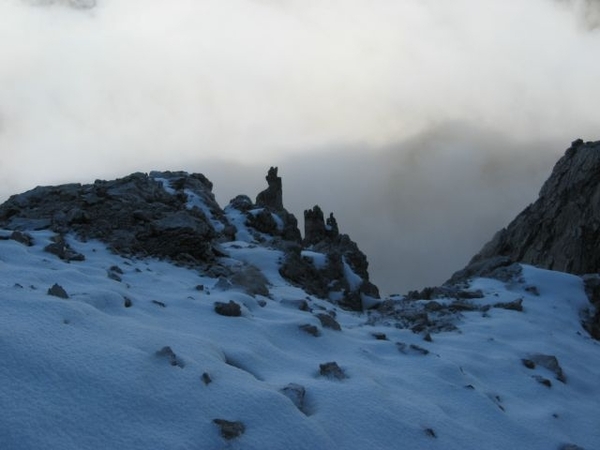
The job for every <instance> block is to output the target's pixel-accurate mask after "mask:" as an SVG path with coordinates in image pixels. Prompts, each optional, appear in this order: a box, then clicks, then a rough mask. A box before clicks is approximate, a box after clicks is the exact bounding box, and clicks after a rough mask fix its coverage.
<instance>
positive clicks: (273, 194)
mask: <svg viewBox="0 0 600 450" xmlns="http://www.w3.org/2000/svg"><path fill="white" fill-rule="evenodd" d="M265 178H266V180H267V184H268V187H267V189H265V190H264V191H262V192H260V193H259V194H258V195H257V196H256V206H258V207H267V208H271V209H273V210H275V211H280V210H282V209H283V189H282V183H281V178H280V177H278V176H277V167H271V168H270V169H269V172H268V173H267V176H266V177H265Z"/></svg>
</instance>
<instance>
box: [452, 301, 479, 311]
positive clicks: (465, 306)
mask: <svg viewBox="0 0 600 450" xmlns="http://www.w3.org/2000/svg"><path fill="white" fill-rule="evenodd" d="M448 309H449V310H450V311H452V312H457V311H461V312H464V311H479V306H478V305H475V304H473V303H467V302H460V301H457V302H452V303H451V304H450V306H448Z"/></svg>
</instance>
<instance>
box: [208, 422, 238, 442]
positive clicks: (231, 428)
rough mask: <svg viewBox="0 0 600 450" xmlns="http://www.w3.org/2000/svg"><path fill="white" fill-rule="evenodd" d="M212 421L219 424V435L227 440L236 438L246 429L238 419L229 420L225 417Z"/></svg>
mask: <svg viewBox="0 0 600 450" xmlns="http://www.w3.org/2000/svg"><path fill="white" fill-rule="evenodd" d="M213 423H215V424H217V425H218V426H219V428H220V429H221V436H222V437H223V438H224V439H227V440H231V439H235V438H238V437H240V436H241V435H242V434H244V432H245V431H246V426H245V425H244V424H243V423H242V422H238V421H235V422H231V421H229V420H225V419H214V420H213Z"/></svg>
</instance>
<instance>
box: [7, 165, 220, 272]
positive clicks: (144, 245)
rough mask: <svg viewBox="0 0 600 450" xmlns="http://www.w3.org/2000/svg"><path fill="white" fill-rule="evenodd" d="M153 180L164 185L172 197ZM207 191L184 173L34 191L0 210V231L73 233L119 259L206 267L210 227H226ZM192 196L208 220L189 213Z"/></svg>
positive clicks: (193, 209)
mask: <svg viewBox="0 0 600 450" xmlns="http://www.w3.org/2000/svg"><path fill="white" fill-rule="evenodd" d="M155 178H162V179H165V180H167V181H168V182H169V183H170V184H171V186H170V189H171V190H172V191H171V193H169V192H167V190H165V188H164V187H163V186H162V184H161V183H160V182H158V181H156V179H155ZM211 189H212V184H211V183H210V181H208V180H207V179H206V178H205V177H204V176H203V175H200V174H191V175H190V174H187V173H184V172H155V173H152V176H148V175H146V174H142V173H135V174H132V175H129V176H127V177H125V178H121V179H118V180H114V181H96V182H95V183H94V184H91V185H80V184H67V185H62V186H55V187H37V188H35V189H33V190H31V191H28V192H26V193H24V194H21V195H16V196H12V197H11V198H10V199H9V200H8V201H6V202H5V203H4V204H2V205H0V227H3V228H8V229H14V230H19V229H25V228H28V227H29V226H30V225H31V224H32V223H33V224H38V227H39V226H42V225H44V226H43V227H44V228H49V229H52V230H54V231H55V232H57V233H58V234H64V233H66V232H75V233H76V234H78V235H79V236H80V237H82V238H96V239H100V240H102V241H104V242H107V243H108V244H109V245H110V246H111V247H112V248H113V249H114V250H115V251H117V252H118V253H123V254H136V255H142V256H144V255H150V256H156V257H162V258H165V257H166V258H170V259H173V260H175V261H178V262H182V263H193V262H204V261H210V260H212V259H213V256H214V254H213V252H212V243H213V241H214V240H215V239H216V238H217V235H218V234H217V232H216V230H215V228H214V224H215V223H222V224H223V227H225V226H226V225H228V223H227V221H226V220H225V218H224V216H223V211H222V210H221V208H220V207H219V205H218V204H217V203H216V201H215V200H214V196H213V194H212V192H211ZM192 196H196V197H199V198H201V199H202V201H203V202H204V203H205V204H206V205H207V206H208V209H209V210H210V212H211V214H212V217H207V215H206V214H205V212H204V211H202V210H200V209H199V208H198V207H197V206H191V207H190V204H188V200H189V198H190V197H192ZM59 246H60V245H59ZM57 247H58V246H57ZM56 250H60V248H57V249H56ZM69 259H73V258H69Z"/></svg>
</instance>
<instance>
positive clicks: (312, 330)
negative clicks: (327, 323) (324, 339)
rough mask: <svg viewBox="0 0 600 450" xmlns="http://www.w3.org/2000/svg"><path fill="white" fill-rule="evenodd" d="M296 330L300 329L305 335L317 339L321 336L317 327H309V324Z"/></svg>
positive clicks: (299, 326)
mask: <svg viewBox="0 0 600 450" xmlns="http://www.w3.org/2000/svg"><path fill="white" fill-rule="evenodd" d="M298 328H300V329H301V330H302V331H304V332H305V333H308V334H311V335H313V336H314V337H319V336H320V335H321V333H320V331H319V329H318V328H317V327H315V326H314V325H310V324H304V325H298Z"/></svg>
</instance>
